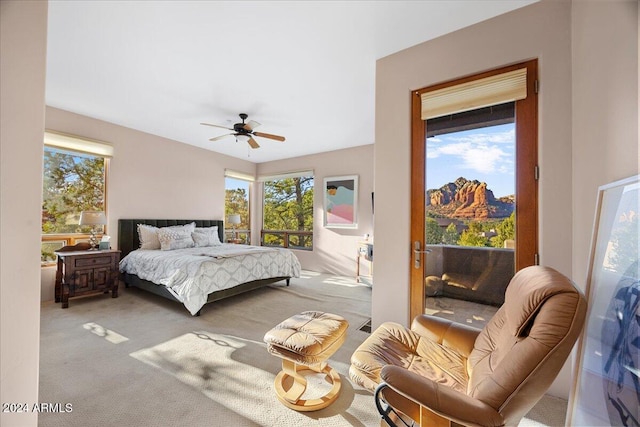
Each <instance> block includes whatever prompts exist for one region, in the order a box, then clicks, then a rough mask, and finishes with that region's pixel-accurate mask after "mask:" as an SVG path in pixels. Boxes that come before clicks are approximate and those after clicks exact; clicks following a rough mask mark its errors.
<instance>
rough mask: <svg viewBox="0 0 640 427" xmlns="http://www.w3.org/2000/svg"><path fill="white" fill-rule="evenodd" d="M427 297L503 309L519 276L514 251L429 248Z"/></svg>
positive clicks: (469, 247)
mask: <svg viewBox="0 0 640 427" xmlns="http://www.w3.org/2000/svg"><path fill="white" fill-rule="evenodd" d="M426 248H427V249H428V250H429V251H430V252H429V253H427V255H426V268H425V276H426V278H425V290H426V295H427V296H445V297H449V298H456V299H462V300H467V301H475V302H479V303H482V304H490V305H496V306H499V305H501V304H502V303H503V302H504V292H505V289H506V287H507V285H508V284H509V281H510V280H511V278H512V277H513V275H514V273H515V269H514V267H515V251H514V250H513V249H502V248H488V247H471V246H453V245H426Z"/></svg>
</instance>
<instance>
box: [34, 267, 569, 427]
mask: <svg viewBox="0 0 640 427" xmlns="http://www.w3.org/2000/svg"><path fill="white" fill-rule="evenodd" d="M370 301H371V289H370V288H369V287H367V286H363V285H359V284H357V283H356V282H355V280H353V279H352V278H344V277H335V276H329V275H323V274H317V273H312V272H307V271H305V272H303V277H301V278H299V279H294V280H292V283H291V286H290V287H286V286H284V283H283V284H276V285H271V286H270V287H268V288H264V289H259V290H256V291H252V292H250V293H247V294H244V295H242V296H238V297H233V298H229V299H227V300H224V301H220V302H217V303H214V304H211V305H208V306H206V307H205V308H204V309H203V312H202V316H200V317H191V316H190V315H189V313H188V312H187V311H186V309H184V307H182V306H181V305H179V304H177V303H173V302H171V301H167V300H165V299H163V298H160V297H156V296H154V295H151V294H148V293H146V292H144V291H140V290H137V289H124V288H121V293H120V297H119V298H117V299H112V298H110V297H109V296H108V295H103V296H94V297H87V298H82V299H74V300H71V301H70V304H69V309H66V310H62V309H60V307H59V305H58V304H55V303H53V302H50V303H45V304H43V306H42V316H41V354H40V399H39V400H40V402H50V403H60V404H62V405H64V404H66V403H70V404H72V411H71V412H67V413H41V414H40V415H39V425H40V426H43V427H49V426H51V427H54V426H56V427H57V426H60V427H62V426H64V427H67V426H69V427H72V426H82V427H92V426H93V427H101V426H154V427H155V426H193V427H199V426H378V425H379V417H378V415H377V411H376V410H375V406H374V403H373V397H372V396H371V394H370V393H369V392H367V391H365V390H363V389H361V388H360V387H358V386H355V385H353V384H352V383H351V382H350V381H349V379H348V363H349V358H350V356H351V353H353V351H354V350H355V348H356V347H357V346H358V345H359V344H360V343H361V342H362V341H363V340H364V339H365V338H366V337H367V336H368V334H367V333H365V332H363V331H360V330H358V328H359V327H360V326H361V325H362V324H364V323H366V322H367V320H368V318H369V313H370ZM305 310H319V311H328V312H333V313H336V314H339V315H341V316H343V317H345V318H346V319H347V320H348V321H349V323H350V326H349V330H348V338H347V340H346V342H345V343H344V344H343V346H342V347H341V348H340V349H339V350H338V351H337V352H336V353H335V354H334V356H333V357H332V358H331V365H332V366H333V367H334V368H336V370H337V371H338V372H339V373H340V374H341V377H342V381H343V386H342V391H341V394H340V396H339V398H338V400H337V401H336V402H334V404H333V405H331V406H330V407H328V408H326V409H323V410H321V411H317V412H306V413H304V412H296V411H293V410H290V409H288V408H286V407H284V406H283V405H282V404H281V403H280V402H279V401H278V400H277V399H276V397H275V395H274V393H273V379H274V378H275V375H276V374H277V373H278V371H279V370H280V359H277V358H276V357H274V356H271V355H269V354H268V353H267V351H266V348H265V344H264V343H263V341H262V338H263V336H264V334H265V332H266V331H267V330H269V329H271V328H272V327H273V326H274V325H275V324H277V323H279V322H280V321H281V320H283V319H285V318H287V317H289V316H291V315H292V314H295V313H298V312H301V311H305ZM317 385H320V384H317ZM314 392H318V390H315V391H314V389H313V388H311V387H310V390H309V393H311V394H313V393H314ZM310 397H313V396H310ZM565 409H566V401H563V400H562V399H553V398H549V399H544V400H543V402H541V404H539V405H538V406H537V407H536V408H534V410H533V411H532V412H531V413H530V414H529V419H527V420H523V423H522V425H531V426H538V425H562V423H563V421H564V410H565ZM559 420H561V421H559Z"/></svg>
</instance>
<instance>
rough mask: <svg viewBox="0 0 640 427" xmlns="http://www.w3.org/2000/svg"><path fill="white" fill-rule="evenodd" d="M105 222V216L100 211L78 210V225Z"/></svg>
mask: <svg viewBox="0 0 640 427" xmlns="http://www.w3.org/2000/svg"><path fill="white" fill-rule="evenodd" d="M106 223H107V216H106V215H105V214H104V212H102V211H82V212H80V225H104V224H106Z"/></svg>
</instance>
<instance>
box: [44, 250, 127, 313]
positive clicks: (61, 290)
mask: <svg viewBox="0 0 640 427" xmlns="http://www.w3.org/2000/svg"><path fill="white" fill-rule="evenodd" d="M56 255H58V270H57V271H56V285H55V301H56V302H61V303H62V308H67V307H69V298H73V297H78V296H82V295H90V294H98V293H108V292H109V291H111V297H112V298H117V297H118V274H119V272H118V263H119V262H120V251H118V250H114V249H108V250H102V251H100V250H88V251H60V252H56Z"/></svg>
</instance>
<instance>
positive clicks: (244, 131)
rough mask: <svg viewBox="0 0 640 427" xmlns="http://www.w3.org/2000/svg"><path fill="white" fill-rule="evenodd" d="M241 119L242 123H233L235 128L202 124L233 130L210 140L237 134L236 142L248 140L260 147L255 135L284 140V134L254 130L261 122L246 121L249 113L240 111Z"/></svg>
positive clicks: (250, 144) (255, 146)
mask: <svg viewBox="0 0 640 427" xmlns="http://www.w3.org/2000/svg"><path fill="white" fill-rule="evenodd" d="M239 116H240V119H242V123H236V124H234V125H233V128H230V127H227V126H220V125H213V124H210V123H200V124H201V125H205V126H213V127H216V128H222V129H227V130H230V131H233V133H229V134H226V135H220V136H214V137H213V138H209V141H212V142H213V141H217V140H219V139H222V138H225V137H227V136H232V135H233V136H235V137H236V142H246V143H247V144H249V146H250V147H251V148H259V147H260V145H258V143H257V142H256V140H255V139H253V137H254V136H257V137H260V138H267V139H272V140H274V141H280V142H283V141H284V139H285V138H284V136H279V135H273V134H270V133H263V132H254V129H255V128H257V127H258V126H260V123H258V122H256V121H255V120H249V122H247V123H245V120H246V119H247V118H248V117H249V116H248V115H247V114H245V113H240V114H239Z"/></svg>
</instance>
